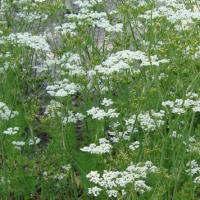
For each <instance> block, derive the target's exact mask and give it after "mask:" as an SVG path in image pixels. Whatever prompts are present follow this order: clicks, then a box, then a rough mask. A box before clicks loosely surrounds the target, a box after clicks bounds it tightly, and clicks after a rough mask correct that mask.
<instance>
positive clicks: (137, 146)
mask: <svg viewBox="0 0 200 200" xmlns="http://www.w3.org/2000/svg"><path fill="white" fill-rule="evenodd" d="M139 147H140V142H138V141H135V142H133V143H132V144H130V145H129V149H131V150H132V151H135V150H136V149H138V148H139Z"/></svg>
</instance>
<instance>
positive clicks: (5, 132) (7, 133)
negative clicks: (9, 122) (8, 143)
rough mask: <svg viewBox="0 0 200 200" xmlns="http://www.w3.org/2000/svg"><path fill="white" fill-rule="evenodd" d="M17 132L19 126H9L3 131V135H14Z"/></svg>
mask: <svg viewBox="0 0 200 200" xmlns="http://www.w3.org/2000/svg"><path fill="white" fill-rule="evenodd" d="M18 132H19V127H14V128H12V127H10V128H7V129H6V130H5V131H3V134H5V135H15V134H17V133H18Z"/></svg>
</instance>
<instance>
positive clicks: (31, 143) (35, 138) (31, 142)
mask: <svg viewBox="0 0 200 200" xmlns="http://www.w3.org/2000/svg"><path fill="white" fill-rule="evenodd" d="M40 141H41V139H40V138H38V137H34V138H33V139H30V140H29V143H28V144H29V146H31V145H36V144H39V143H40Z"/></svg>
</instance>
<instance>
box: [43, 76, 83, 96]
mask: <svg viewBox="0 0 200 200" xmlns="http://www.w3.org/2000/svg"><path fill="white" fill-rule="evenodd" d="M46 90H47V93H48V94H50V95H51V96H55V97H66V96H69V95H73V94H75V93H77V92H78V91H79V90H80V87H79V86H78V85H76V84H75V83H70V82H69V80H68V79H63V80H62V81H56V82H54V84H53V85H49V86H47V88H46Z"/></svg>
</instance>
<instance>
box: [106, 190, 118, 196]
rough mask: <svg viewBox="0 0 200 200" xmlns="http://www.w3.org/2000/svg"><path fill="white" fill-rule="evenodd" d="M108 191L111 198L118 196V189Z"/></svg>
mask: <svg viewBox="0 0 200 200" xmlns="http://www.w3.org/2000/svg"><path fill="white" fill-rule="evenodd" d="M106 192H107V194H108V196H109V197H110V198H112V197H114V198H117V196H118V191H117V190H107V191H106Z"/></svg>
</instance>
